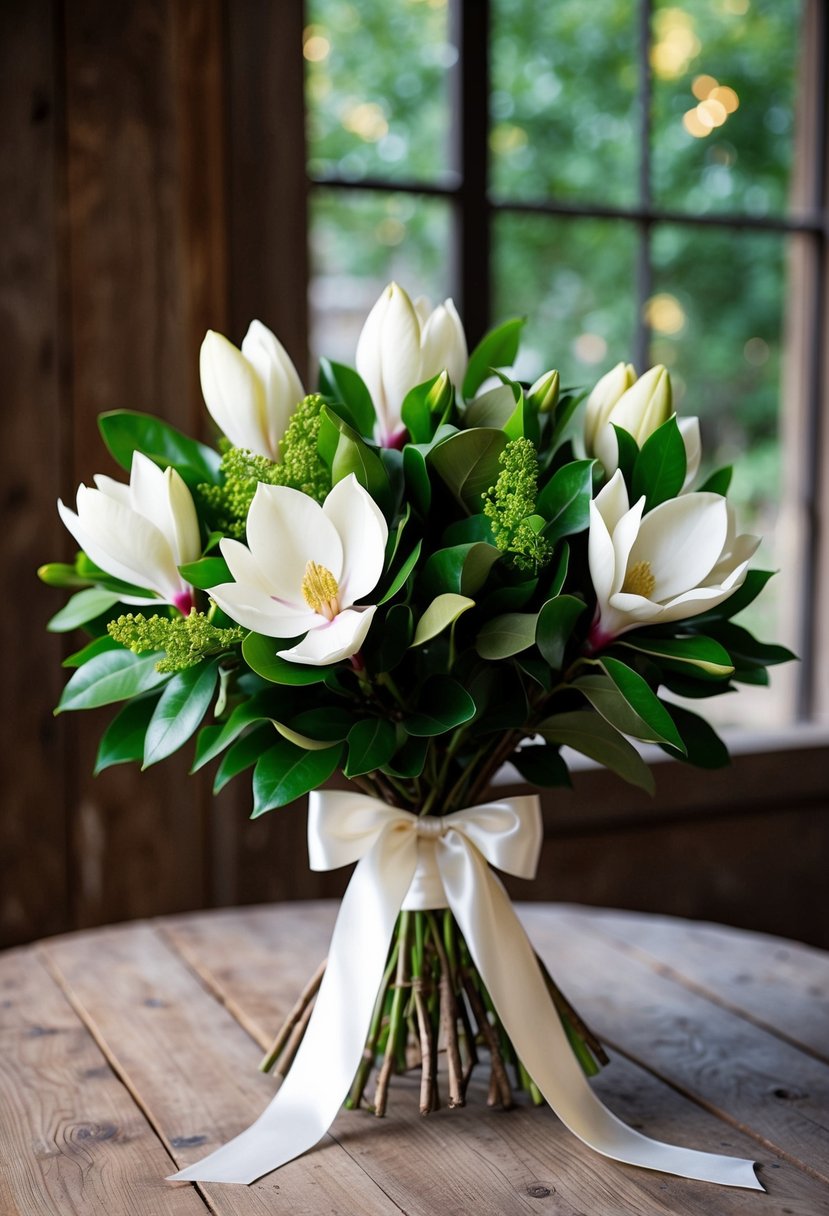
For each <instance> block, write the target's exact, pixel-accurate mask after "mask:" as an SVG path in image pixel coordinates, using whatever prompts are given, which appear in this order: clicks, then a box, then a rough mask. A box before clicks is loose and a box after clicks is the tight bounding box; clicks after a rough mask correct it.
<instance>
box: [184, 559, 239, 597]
mask: <svg viewBox="0 0 829 1216" xmlns="http://www.w3.org/2000/svg"><path fill="white" fill-rule="evenodd" d="M178 570H179V574H180V575H181V577H182V578H183V579H185V581H186V582H188V583H189V584H190V585H191V587H198V588H199V589H200V590H201V591H209V590H210V588H211V587H219V586H220V585H221V584H222V583H232V582H233V575H232V574H231V573H230V569H229V567H228V564H227V562H226V561H225V559H224V558H223V557H202V558H199V560H198V561H197V562H188V563H187V564H186V565H184V566H179V568H178Z"/></svg>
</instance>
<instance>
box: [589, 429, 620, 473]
mask: <svg viewBox="0 0 829 1216" xmlns="http://www.w3.org/2000/svg"><path fill="white" fill-rule="evenodd" d="M592 454H593V455H594V456H596V457H597V458H598V459H599V460H600V461H601V462H602V464H603V465H604V470H605V472H606V473H607V474H610V473H615V472H616V471H617V469H618V468H619V440H618V437H617V435H616V432H615V430H614V429H613V426H612V424H611V423H610V422H608V423H606V424H605V426H604V427H603V428H602V430H601V431H599V433H598V434H597V435H596V437H595V439H594V441H593V452H592Z"/></svg>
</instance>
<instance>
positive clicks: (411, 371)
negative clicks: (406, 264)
mask: <svg viewBox="0 0 829 1216" xmlns="http://www.w3.org/2000/svg"><path fill="white" fill-rule="evenodd" d="M468 361H469V356H468V353H467V347H466V337H465V335H464V332H463V325H462V324H461V319H460V317H459V316H458V313H457V310H456V308H455V305H454V304H453V303H452V301H451V300H444V302H443V303H442V304H439V305H438V306H437V308H435V309H434V310H431V308H430V305H429V302H428V301H427V300H426V299H424V298H421V299H419V300H418V301H417V302H416V303H415V304H413V303H412V301H411V300H410V299H409V297H408V295H407V294H406V292H405V291H404V290H403V288H402V287H398V285H397V284H396V283H389V285H388V287H386V288H385V289H384V291H383V293H382V295H381V296H380V298H379V299H378V301H377V303H376V304H375V305H374V307H373V308H372V310H371V312H370V313H369V314H368V317H367V318H366V322H365V324H364V326H363V329H362V332H361V334H360V338H359V340H358V342H357V355H356V364H357V371H358V372H359V373H360V375H361V376H362V378H363V380H364V381H365V383H366V386H367V388H368V391H369V393H370V394H371V399H372V401H373V402H374V408H375V410H376V411H377V424H376V426H375V430H374V437H375V439H376V440H377V442H378V443H379V444H382V446H383V447H397V446H399V444H400V442H401V440H402V438H403V436H404V434H405V427H404V426H403V423H402V421H401V417H400V411H401V407H402V405H403V400H404V398H405V396H406V394H407V393H408V392H409V390H410V389H412V388H414V387H415V385H418V384H423V382H424V381H426V380H430V379H431V378H432V377H433V376H437V375H438V374H439V373H440V372H442V371H444V370H445V371H446V372H447V373H448V375H449V379H450V380H451V381H452V383H453V384H454V385H455V387H456V388H457V387H459V386H460V385H461V384H462V382H463V378H464V375H465V373H466V365H467V363H468Z"/></svg>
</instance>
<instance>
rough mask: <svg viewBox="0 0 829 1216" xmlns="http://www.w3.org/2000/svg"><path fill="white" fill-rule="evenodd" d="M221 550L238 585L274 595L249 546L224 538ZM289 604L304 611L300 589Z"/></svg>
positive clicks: (220, 544)
mask: <svg viewBox="0 0 829 1216" xmlns="http://www.w3.org/2000/svg"><path fill="white" fill-rule="evenodd" d="M219 549H220V551H221V554H222V557H223V558H224V559H225V561H226V562H227V564H228V568H229V570H230V573H231V574H232V575H233V577H234V579H235V581H236V582H237V583H241V584H242V586H244V587H250V588H251V589H252V590H255V591H261V593H262V594H263V595H268V596H272V595H273V588H272V587H271V585H270V583H269V582H268V580H267V578H266V577H265V574H264V572H263V570H262V568H261V567H260V565H259V563H258V562H257V560H256V558H255V557H254V556H253V554H252V553H251V551H250V549H248V547H247V545H243V544H242V542H241V541H239V540H231V539H230V537H228V536H223V537H222V539H221V540H220V541H219ZM289 602H290V604H291V605H292V607H295V608H296V609H297V610H301V609H304V600H303V599H302V593H301V591H300V590H299V589H297V592H296V595H294V596H293V597H292V598H291V599H290V601H289Z"/></svg>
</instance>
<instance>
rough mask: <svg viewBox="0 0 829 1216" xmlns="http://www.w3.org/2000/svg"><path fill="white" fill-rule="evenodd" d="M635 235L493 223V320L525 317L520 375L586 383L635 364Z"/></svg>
mask: <svg viewBox="0 0 829 1216" xmlns="http://www.w3.org/2000/svg"><path fill="white" fill-rule="evenodd" d="M635 247H636V239H635V233H634V231H633V229H632V227H630V226H629V225H623V224H618V223H613V224H611V223H608V222H607V221H605V220H560V219H551V218H549V217H548V216H535V215H534V216H525V215H510V214H509V213H504V214H501V215H499V216H497V217H496V223H495V232H494V255H495V256H494V276H495V277H494V288H495V314H496V318H497V319H498V320H502V319H504V318H506V317H514V316H526V317H527V325H526V328H525V330H524V336H523V338H522V341H521V354H520V361H519V364H518V374H519V376H521V377H522V378H524V379H527V380H533V379H535V378H536V376H538V375H540V374H541V372H543V371H546V370H548V369H549V368H552V367H557V368H558V369H559V372H560V373H561V378H562V382H563V383H564V384H568V385H573V384H588V383H591V382H593V381H595V380H596V379H598V377H599V376H600V375H601V374H602V373H603V372H604V371H606V370H607V369H608V367H611V366H612V365H613V364H614V363H616V362H618V360H619V359H629V358H630V357H631V350H632V341H633V325H634V315H635V304H634V296H633V287H632V283H633V266H634V256H635Z"/></svg>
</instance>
